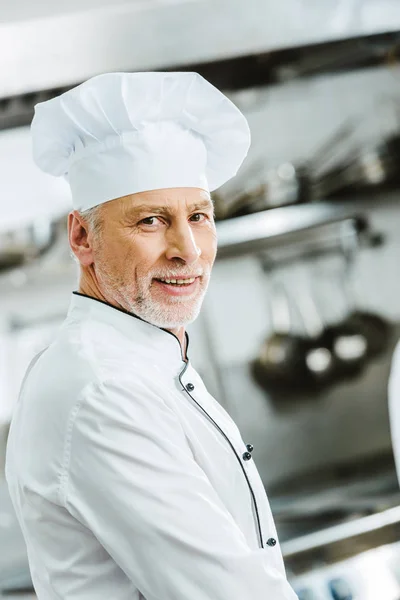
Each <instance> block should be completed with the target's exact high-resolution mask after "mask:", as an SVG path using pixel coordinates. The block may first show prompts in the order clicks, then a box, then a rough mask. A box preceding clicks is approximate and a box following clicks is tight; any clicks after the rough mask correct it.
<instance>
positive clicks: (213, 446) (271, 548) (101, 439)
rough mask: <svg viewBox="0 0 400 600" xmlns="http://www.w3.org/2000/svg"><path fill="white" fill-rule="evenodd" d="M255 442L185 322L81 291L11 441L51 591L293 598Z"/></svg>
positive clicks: (152, 597)
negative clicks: (207, 370)
mask: <svg viewBox="0 0 400 600" xmlns="http://www.w3.org/2000/svg"><path fill="white" fill-rule="evenodd" d="M243 401H245V399H243ZM246 451H247V448H246V445H245V444H244V442H243V440H242V438H241V436H240V433H239V430H238V429H237V427H236V425H235V424H234V423H233V421H232V420H231V418H230V417H229V416H228V414H227V413H226V412H225V411H224V410H223V409H222V407H221V406H220V405H219V404H218V403H217V402H216V401H215V400H214V398H213V397H212V396H211V395H210V394H209V393H208V392H207V390H206V388H205V386H204V384H203V382H202V380H201V378H200V377H199V375H198V374H197V373H196V371H195V370H194V368H193V367H192V365H191V364H190V361H189V360H188V361H187V362H185V361H184V360H183V358H182V353H181V347H180V344H179V341H178V339H177V338H176V337H175V336H174V335H173V334H171V333H169V332H167V331H165V330H163V329H159V328H157V327H155V326H153V325H150V324H149V323H146V322H144V321H142V320H140V319H138V318H137V317H134V316H132V315H130V314H127V313H125V312H123V311H121V310H119V309H116V308H114V307H112V306H110V305H108V304H105V303H103V302H101V301H98V300H94V299H92V298H89V297H86V296H81V295H76V294H74V295H73V297H72V302H71V306H70V310H69V313H68V316H67V318H66V320H65V322H64V324H63V325H62V327H61V329H60V331H59V333H58V335H57V338H56V339H55V341H54V342H53V343H52V344H51V345H50V346H49V348H47V349H46V350H45V351H44V352H43V353H42V354H41V355H39V357H38V358H37V359H36V360H35V361H34V363H33V364H32V365H31V367H30V369H29V371H28V374H27V376H26V377H25V380H24V382H23V385H22V390H21V394H20V397H19V400H18V403H17V405H16V409H15V412H14V415H13V419H12V424H11V429H10V435H9V441H8V446H7V456H6V478H7V482H8V486H9V490H10V494H11V498H12V502H13V504H14V507H15V510H16V513H17V517H18V520H19V523H20V525H21V528H22V532H23V534H24V537H25V541H26V545H27V551H28V558H29V564H30V569H31V575H32V580H33V583H34V586H35V589H36V593H37V595H38V598H39V600H56V599H62V600H102V599H104V600H110V599H112V600H128V599H129V600H135V599H136V600H138V599H145V600H294V599H295V598H296V595H295V594H294V592H293V591H292V588H291V587H290V585H289V583H288V582H287V580H286V576H285V570H284V566H283V561H282V555H281V551H280V548H279V543H278V542H277V535H276V530H275V526H274V522H273V518H272V515H271V510H270V507H269V504H268V500H267V497H266V494H265V491H264V487H263V484H262V482H261V480H260V477H259V474H258V472H257V469H256V466H255V464H254V462H253V460H252V459H248V455H245V458H243V455H244V454H245V452H246ZM246 458H247V459H248V460H246Z"/></svg>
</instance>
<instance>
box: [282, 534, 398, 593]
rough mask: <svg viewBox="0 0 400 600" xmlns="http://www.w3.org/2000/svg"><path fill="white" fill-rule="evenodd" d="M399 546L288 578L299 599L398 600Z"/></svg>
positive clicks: (367, 553)
mask: <svg viewBox="0 0 400 600" xmlns="http://www.w3.org/2000/svg"><path fill="white" fill-rule="evenodd" d="M399 564H400V543H395V544H390V545H385V546H382V547H380V548H377V549H374V550H370V551H367V552H362V553H360V554H358V555H357V556H354V557H353V558H351V559H347V560H345V561H340V562H337V563H336V564H334V565H327V566H323V565H321V564H320V565H318V566H316V567H315V568H313V569H312V570H310V571H307V572H306V573H304V574H302V575H300V576H290V575H289V579H290V581H291V584H292V585H293V587H294V590H295V592H296V593H297V594H298V598H299V600H398V599H399V598H400V571H399Z"/></svg>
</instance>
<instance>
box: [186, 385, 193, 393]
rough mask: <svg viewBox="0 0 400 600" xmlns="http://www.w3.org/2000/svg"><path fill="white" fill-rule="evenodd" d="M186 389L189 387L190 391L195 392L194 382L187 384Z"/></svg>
mask: <svg viewBox="0 0 400 600" xmlns="http://www.w3.org/2000/svg"><path fill="white" fill-rule="evenodd" d="M186 389H187V391H188V392H193V390H194V385H193V383H188V384H187V386H186Z"/></svg>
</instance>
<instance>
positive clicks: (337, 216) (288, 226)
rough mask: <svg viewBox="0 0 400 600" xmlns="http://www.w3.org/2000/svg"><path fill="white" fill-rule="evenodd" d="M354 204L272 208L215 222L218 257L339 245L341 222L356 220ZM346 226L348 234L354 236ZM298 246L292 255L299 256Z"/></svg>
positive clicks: (346, 222)
mask: <svg viewBox="0 0 400 600" xmlns="http://www.w3.org/2000/svg"><path fill="white" fill-rule="evenodd" d="M356 218H357V215H355V212H354V206H353V207H349V206H347V207H346V206H342V205H340V204H337V203H335V202H331V203H322V202H321V203H315V204H308V205H301V206H286V207H283V208H275V209H272V210H267V211H263V212H259V213H254V214H251V215H246V216H243V217H237V218H235V219H228V220H226V221H221V222H219V223H217V234H218V258H226V257H234V256H241V255H243V254H250V253H254V252H261V251H263V250H268V249H271V248H274V247H275V248H279V249H280V251H281V252H283V253H286V251H287V250H288V246H289V245H290V246H294V245H296V244H297V246H298V245H299V244H301V245H302V247H303V249H304V247H310V246H311V247H314V246H315V245H316V246H318V245H319V246H321V244H322V245H323V246H324V247H330V246H333V248H340V243H341V242H340V240H341V239H342V237H343V225H345V224H349V223H350V224H352V223H355V220H356ZM351 230H352V228H349V229H348V231H349V233H350V235H353V232H352V231H351ZM298 251H299V249H298V247H297V248H296V249H295V251H294V255H295V256H298V255H299V254H298Z"/></svg>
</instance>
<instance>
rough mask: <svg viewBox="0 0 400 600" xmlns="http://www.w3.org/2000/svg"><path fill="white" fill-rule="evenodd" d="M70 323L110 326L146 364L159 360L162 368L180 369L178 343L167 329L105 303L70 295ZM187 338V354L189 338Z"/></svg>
mask: <svg viewBox="0 0 400 600" xmlns="http://www.w3.org/2000/svg"><path fill="white" fill-rule="evenodd" d="M68 318H70V319H73V320H77V319H78V320H82V321H84V320H88V319H95V320H97V321H100V322H103V323H108V324H111V325H112V326H113V327H115V329H117V330H118V331H119V332H120V333H121V334H122V335H123V336H124V337H125V338H127V339H128V340H129V342H131V343H132V344H134V345H135V346H138V345H139V346H140V350H141V354H142V355H143V356H145V357H146V358H148V359H149V360H152V361H154V360H159V361H160V362H162V363H163V364H164V365H169V366H174V367H176V368H177V369H180V370H181V369H182V367H183V366H184V358H183V355H182V348H181V344H180V341H179V339H178V338H177V337H176V335H174V334H173V333H171V332H170V331H167V330H166V329H161V328H160V327H156V326H155V325H152V324H151V323H148V322H147V321H144V320H143V319H141V318H140V317H138V316H136V315H134V314H133V313H129V312H126V311H124V310H122V309H119V308H116V307H115V306H112V305H111V304H108V303H107V302H104V301H102V300H98V299H96V298H92V297H91V296H86V295H85V294H81V293H79V292H73V293H72V298H71V303H70V307H69V311H68ZM185 335H186V354H187V350H188V347H189V336H188V334H187V332H186V333H185Z"/></svg>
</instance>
